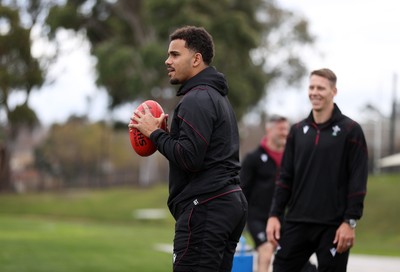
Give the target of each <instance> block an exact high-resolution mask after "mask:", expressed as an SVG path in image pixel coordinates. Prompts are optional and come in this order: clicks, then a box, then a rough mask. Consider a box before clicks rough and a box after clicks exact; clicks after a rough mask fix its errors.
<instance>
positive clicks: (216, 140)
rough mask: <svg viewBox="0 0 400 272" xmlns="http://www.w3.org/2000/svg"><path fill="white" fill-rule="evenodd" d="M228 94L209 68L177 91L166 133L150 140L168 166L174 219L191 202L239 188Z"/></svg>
mask: <svg viewBox="0 0 400 272" xmlns="http://www.w3.org/2000/svg"><path fill="white" fill-rule="evenodd" d="M227 94H228V86H227V83H226V80H225V77H224V76H223V74H221V73H219V72H217V71H216V69H215V68H213V67H207V68H206V69H204V70H203V71H201V72H200V73H198V74H197V75H195V76H194V77H192V78H191V79H189V80H188V81H186V82H185V83H184V84H183V85H182V86H181V87H180V88H179V90H178V92H177V96H182V98H181V100H180V102H179V103H178V105H177V106H176V108H175V111H174V116H173V119H172V122H171V129H170V133H169V134H168V133H166V132H165V131H163V130H161V129H158V130H156V131H154V132H153V133H152V134H151V135H150V139H151V140H152V141H153V142H154V143H155V144H156V146H157V149H158V151H159V152H160V153H162V154H163V155H164V156H165V157H166V158H167V159H168V160H169V165H170V166H169V168H170V173H169V198H168V207H169V209H170V211H171V213H172V215H173V216H174V217H175V218H177V217H178V216H179V213H180V211H181V208H182V207H183V206H185V205H186V204H187V203H190V202H191V201H193V199H194V198H195V197H197V196H201V195H207V194H211V193H213V192H217V191H218V192H221V190H224V188H226V186H228V185H231V184H240V181H239V170H240V162H239V133H238V127H237V121H236V117H235V114H234V112H233V109H232V107H231V104H230V102H229V100H228V98H227ZM237 187H238V188H240V187H239V185H238V186H237Z"/></svg>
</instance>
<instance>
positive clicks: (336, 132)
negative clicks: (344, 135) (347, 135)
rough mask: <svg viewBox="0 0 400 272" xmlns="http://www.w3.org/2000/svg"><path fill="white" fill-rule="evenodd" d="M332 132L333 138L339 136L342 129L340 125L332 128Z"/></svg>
mask: <svg viewBox="0 0 400 272" xmlns="http://www.w3.org/2000/svg"><path fill="white" fill-rule="evenodd" d="M332 130H333V131H332V136H337V135H338V133H339V132H340V130H341V129H340V127H339V126H338V125H336V126H334V127H332Z"/></svg>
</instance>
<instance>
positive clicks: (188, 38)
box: [169, 26, 214, 65]
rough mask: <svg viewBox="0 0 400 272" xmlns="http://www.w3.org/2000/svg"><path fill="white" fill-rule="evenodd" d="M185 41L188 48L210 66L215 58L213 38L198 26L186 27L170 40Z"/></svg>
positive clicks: (177, 31) (174, 34)
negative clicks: (198, 54)
mask: <svg viewBox="0 0 400 272" xmlns="http://www.w3.org/2000/svg"><path fill="white" fill-rule="evenodd" d="M178 39H179V40H184V41H185V42H186V48H188V49H190V50H193V51H194V52H196V53H200V54H201V55H202V57H203V61H204V63H206V64H207V65H209V64H210V63H211V62H212V59H213V57H214V42H213V38H212V36H211V35H210V34H209V33H208V32H207V31H206V30H205V29H204V28H203V27H196V26H185V27H182V28H178V29H177V30H175V31H174V32H173V33H172V34H171V35H170V36H169V40H170V41H173V40H178Z"/></svg>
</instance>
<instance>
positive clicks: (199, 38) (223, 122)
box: [129, 26, 247, 272]
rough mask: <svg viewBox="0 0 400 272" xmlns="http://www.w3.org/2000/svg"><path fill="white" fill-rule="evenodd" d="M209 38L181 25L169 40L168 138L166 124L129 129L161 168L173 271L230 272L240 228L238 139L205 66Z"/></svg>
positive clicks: (148, 121)
mask: <svg viewBox="0 0 400 272" xmlns="http://www.w3.org/2000/svg"><path fill="white" fill-rule="evenodd" d="M213 57H214V43H213V40H212V37H211V35H210V34H209V33H208V32H207V31H206V30H205V29H204V28H201V27H193V26H187V27H182V28H179V29H177V30H176V31H174V32H173V33H172V34H171V35H170V44H169V48H168V58H167V60H166V61H165V64H166V66H167V72H168V76H169V78H170V83H171V84H173V85H180V87H179V89H178V91H177V96H179V97H181V100H180V101H179V103H178V104H177V106H176V108H175V110H174V116H173V118H172V122H171V128H170V132H166V131H164V130H162V129H160V126H161V124H162V121H163V120H164V118H166V115H165V114H162V115H161V116H160V117H159V118H155V117H153V116H152V115H151V113H150V111H149V108H148V107H147V105H145V104H144V105H143V108H144V113H143V112H140V111H137V112H135V113H134V114H133V115H132V117H131V119H132V120H133V121H134V122H132V124H129V127H130V128H137V129H138V130H140V131H141V133H143V135H145V136H146V137H149V138H150V139H151V140H152V142H153V143H154V144H155V145H156V147H157V149H158V151H159V152H160V153H161V154H163V155H164V156H165V157H166V158H167V159H168V161H169V170H170V173H169V198H168V207H169V209H170V211H171V213H172V215H173V216H174V218H175V220H176V224H175V237H174V264H173V270H174V271H202V272H203V271H214V272H215V271H226V272H228V271H231V269H232V261H233V255H234V253H235V249H236V245H237V243H238V241H239V238H240V235H241V233H242V231H243V228H244V226H245V223H246V217H247V201H246V198H245V197H244V195H243V193H242V191H241V188H240V179H239V170H240V162H239V133H238V127H237V120H236V117H235V114H234V112H233V109H232V107H231V104H230V102H229V100H228V97H227V95H228V86H227V82H226V80H225V77H224V75H223V74H221V73H219V72H218V71H217V70H216V69H215V68H214V67H211V66H210V64H211V62H212V59H213Z"/></svg>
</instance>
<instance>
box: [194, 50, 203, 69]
mask: <svg viewBox="0 0 400 272" xmlns="http://www.w3.org/2000/svg"><path fill="white" fill-rule="evenodd" d="M202 63H203V56H202V55H201V54H200V53H195V54H194V56H193V66H194V67H198V66H199V65H200V64H202Z"/></svg>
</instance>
